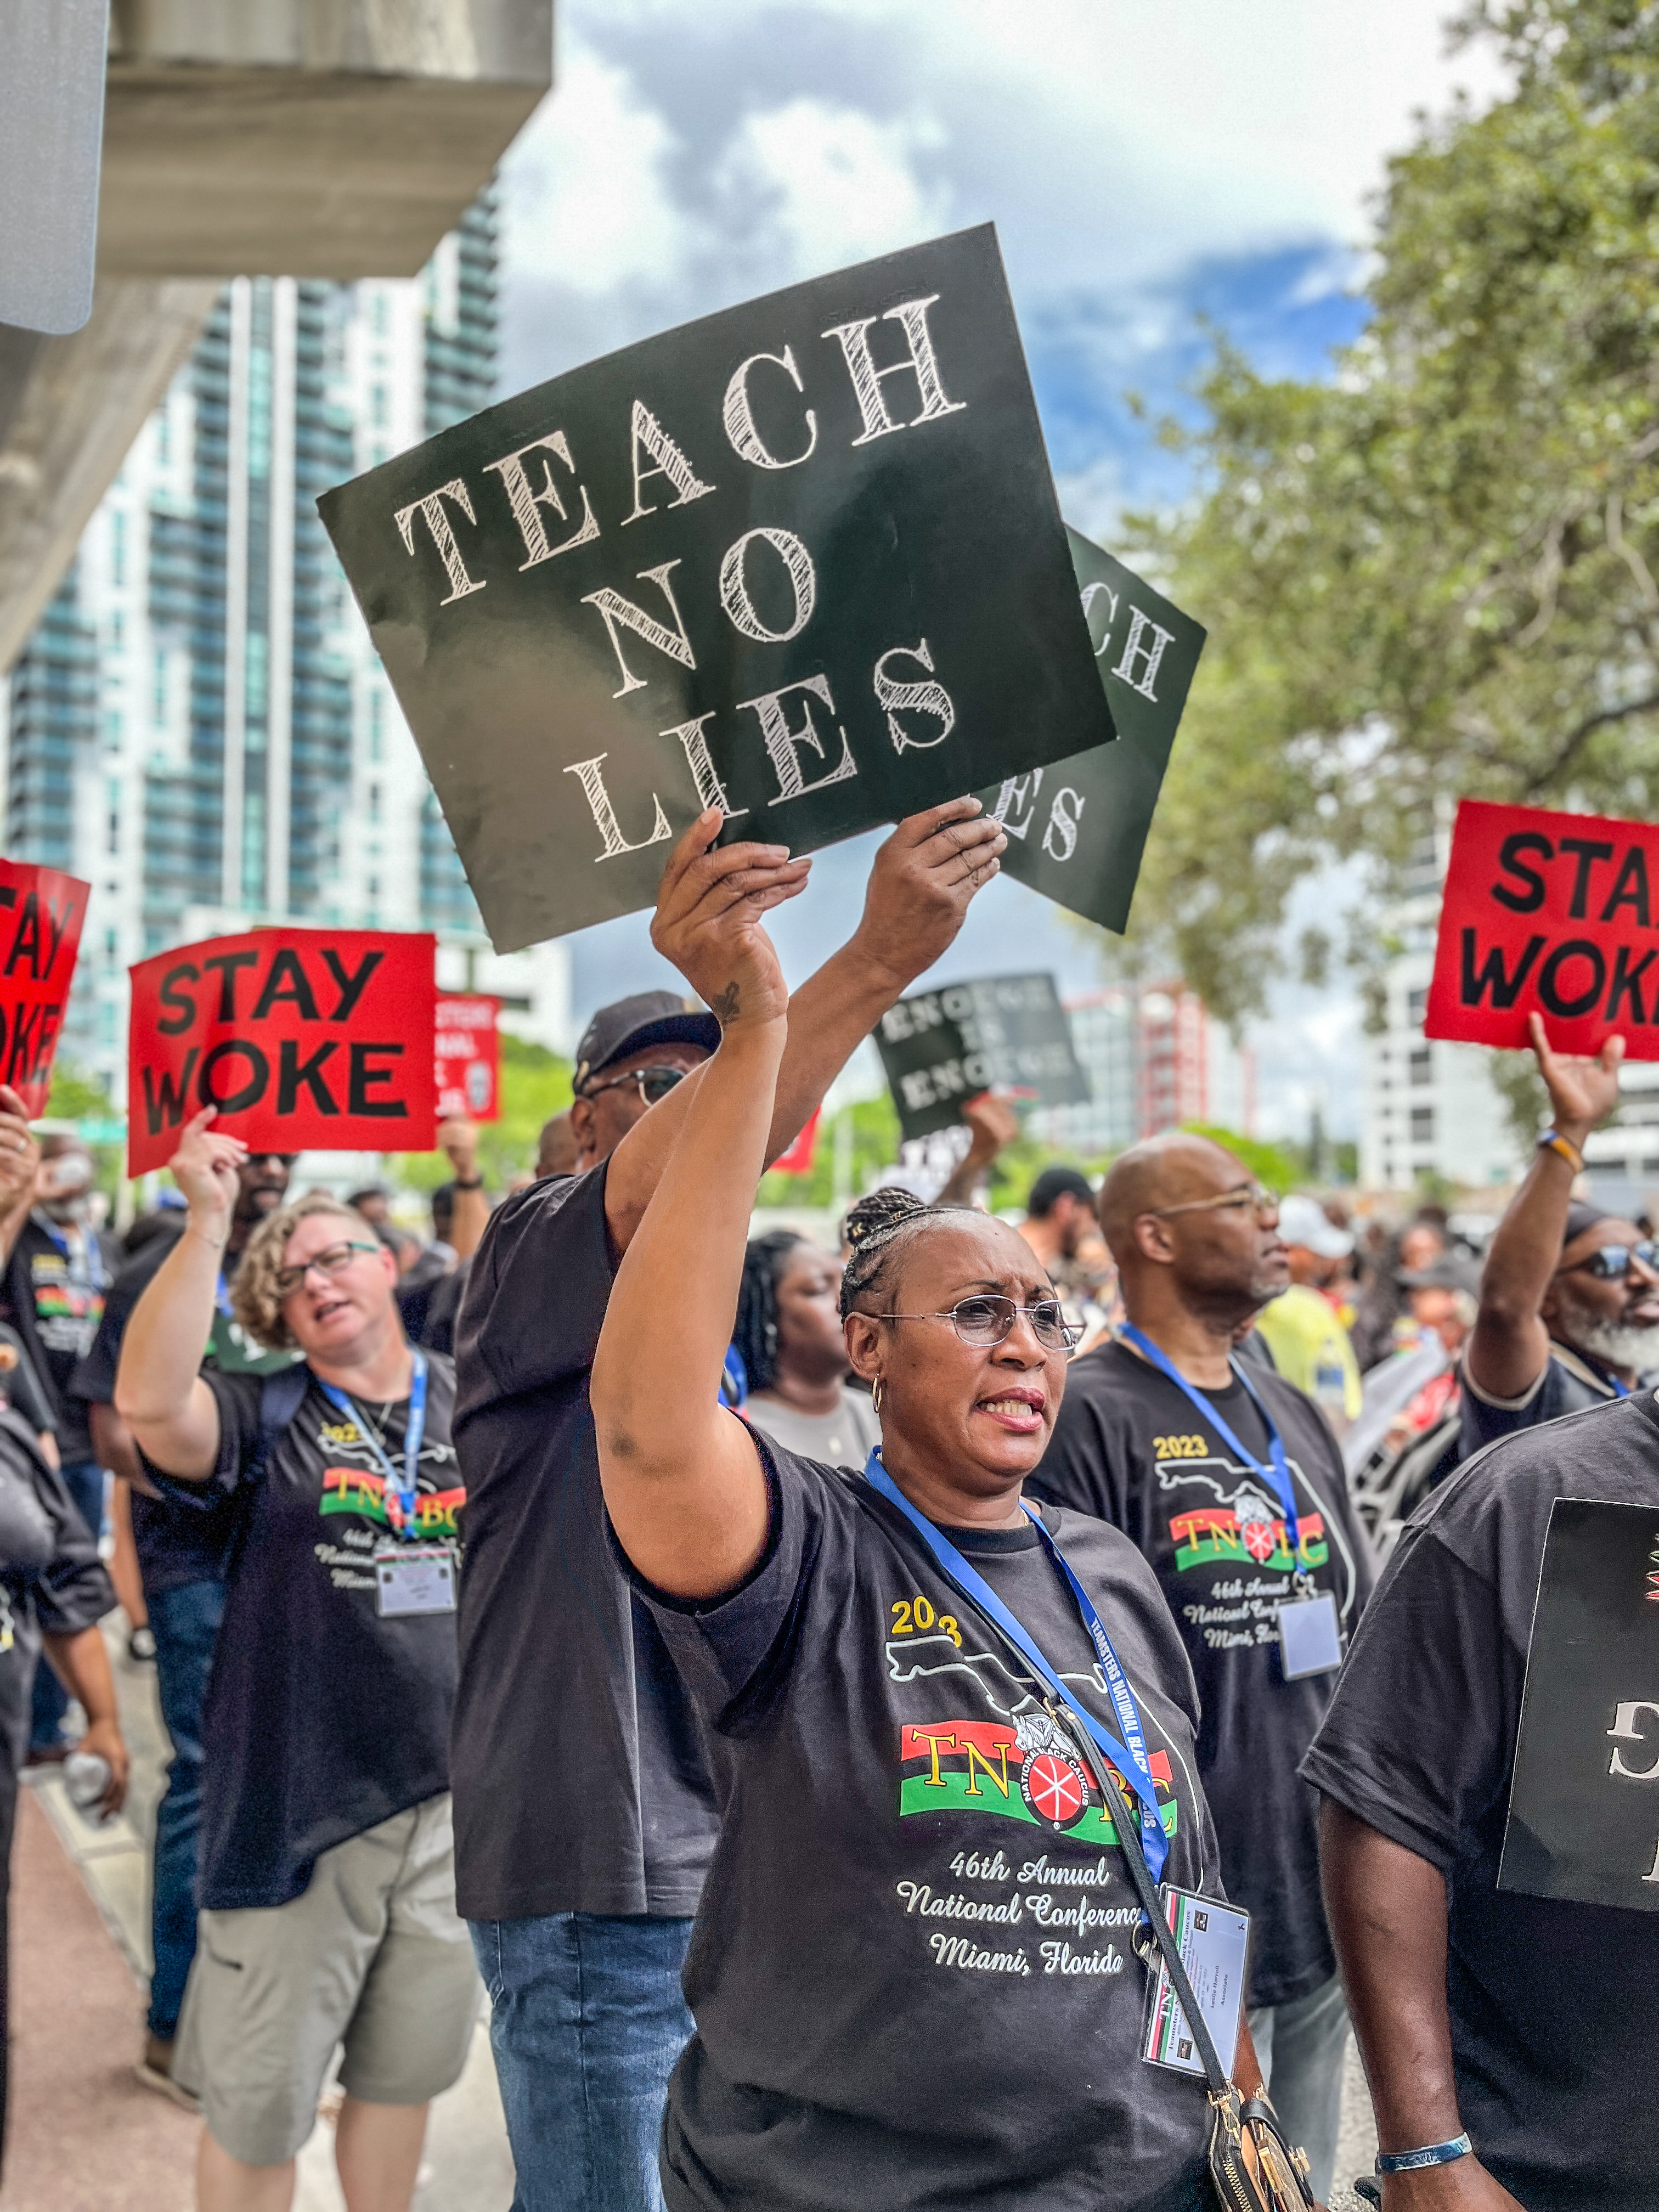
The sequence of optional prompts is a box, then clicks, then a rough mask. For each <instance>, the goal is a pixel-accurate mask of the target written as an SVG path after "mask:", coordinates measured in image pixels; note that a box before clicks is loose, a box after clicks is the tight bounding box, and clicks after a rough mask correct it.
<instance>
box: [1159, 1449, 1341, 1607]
mask: <svg viewBox="0 0 1659 2212" xmlns="http://www.w3.org/2000/svg"><path fill="white" fill-rule="evenodd" d="M1194 1441H1196V1439H1194ZM1203 1464H1204V1466H1208V1467H1212V1468H1219V1469H1220V1474H1218V1475H1216V1474H1206V1473H1204V1472H1203V1468H1202V1467H1200V1466H1195V1465H1194V1462H1192V1461H1191V1460H1190V1459H1188V1460H1184V1461H1182V1462H1178V1463H1173V1464H1172V1463H1170V1462H1166V1461H1161V1462H1159V1464H1158V1488H1159V1489H1160V1490H1161V1491H1176V1492H1179V1491H1183V1490H1190V1489H1192V1488H1194V1486H1196V1487H1198V1488H1200V1489H1203V1490H1208V1491H1211V1492H1213V1493H1214V1496H1215V1500H1216V1502H1215V1504H1213V1505H1196V1506H1188V1508H1187V1510H1185V1511H1184V1512H1181V1513H1176V1514H1172V1515H1171V1516H1170V1522H1169V1524H1168V1525H1169V1537H1170V1544H1171V1545H1172V1546H1173V1547H1174V1549H1175V1567H1176V1573H1177V1574H1186V1573H1188V1572H1190V1571H1191V1570H1192V1569H1193V1568H1194V1567H1208V1566H1213V1565H1217V1564H1218V1562H1220V1563H1228V1562H1231V1563H1232V1564H1235V1565H1246V1566H1257V1567H1266V1568H1267V1569H1268V1570H1269V1571H1272V1572H1274V1573H1279V1574H1289V1573H1290V1572H1291V1570H1292V1569H1293V1568H1296V1567H1301V1568H1304V1569H1306V1570H1307V1571H1310V1572H1311V1571H1312V1570H1313V1569H1314V1568H1315V1567H1322V1566H1323V1565H1324V1564H1325V1562H1326V1561H1327V1560H1328V1559H1329V1557H1330V1547H1329V1545H1328V1543H1327V1542H1326V1541H1325V1516H1324V1515H1323V1514H1322V1513H1318V1512H1309V1513H1299V1514H1298V1515H1297V1531H1296V1533H1297V1553H1296V1557H1295V1559H1292V1558H1291V1547H1290V1545H1289V1543H1288V1541H1286V1538H1285V1522H1284V1518H1283V1516H1282V1513H1281V1512H1280V1510H1279V1501H1278V1499H1277V1498H1269V1497H1268V1496H1267V1494H1266V1492H1264V1491H1263V1489H1262V1487H1261V1483H1260V1481H1259V1480H1257V1478H1256V1477H1255V1476H1254V1475H1252V1474H1248V1473H1247V1472H1246V1471H1245V1469H1244V1468H1240V1467H1235V1466H1233V1465H1232V1464H1231V1462H1228V1461H1227V1460H1225V1459H1223V1458H1221V1457H1220V1455H1218V1454H1212V1455H1210V1456H1209V1457H1208V1458H1207V1459H1206V1462H1204V1463H1203ZM1290 1465H1291V1479H1292V1480H1295V1478H1296V1476H1297V1474H1299V1473H1300V1469H1299V1468H1297V1464H1296V1462H1295V1461H1294V1460H1292V1461H1291V1462H1290ZM1304 1489H1305V1483H1304Z"/></svg>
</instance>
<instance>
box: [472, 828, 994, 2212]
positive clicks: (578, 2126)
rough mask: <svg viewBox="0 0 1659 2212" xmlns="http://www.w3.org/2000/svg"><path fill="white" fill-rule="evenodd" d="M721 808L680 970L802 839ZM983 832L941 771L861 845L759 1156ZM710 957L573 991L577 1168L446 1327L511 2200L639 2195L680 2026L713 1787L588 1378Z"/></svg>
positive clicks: (933, 954) (651, 1184) (815, 1100)
mask: <svg viewBox="0 0 1659 2212" xmlns="http://www.w3.org/2000/svg"><path fill="white" fill-rule="evenodd" d="M719 829H720V816H719V814H718V813H716V812H714V811H712V810H711V811H710V812H709V813H708V814H705V815H704V816H702V817H701V818H700V819H699V821H698V822H697V823H696V824H695V825H694V826H693V828H692V829H691V830H690V832H689V833H688V835H687V836H686V837H685V838H684V840H683V841H682V842H681V844H680V845H679V846H678V847H677V848H676V850H675V854H674V857H673V859H672V860H671V861H670V864H669V867H668V870H667V872H665V878H664V883H665V896H664V899H663V901H662V902H661V903H659V907H658V909H657V915H656V919H655V921H654V923H653V931H652V935H653V941H654V942H655V944H656V945H657V946H658V949H659V951H663V952H664V953H665V955H666V956H667V957H670V958H671V959H672V961H673V963H674V964H675V965H676V966H677V967H678V969H680V970H681V972H682V973H683V974H684V975H690V976H693V977H697V976H699V975H700V971H701V969H702V967H703V966H704V965H705V964H706V963H705V962H704V960H703V958H702V952H703V949H704V948H705V946H707V945H709V944H711V943H712V942H713V941H714V938H713V934H712V933H713V930H714V923H715V922H716V921H718V920H719V918H720V916H721V915H723V914H726V913H728V912H729V909H730V908H731V907H732V904H733V903H734V902H737V901H742V900H746V901H748V902H750V905H751V907H752V908H753V910H754V911H755V913H756V914H757V915H758V914H759V913H761V912H763V911H764V910H765V909H766V908H769V907H771V906H773V905H775V904H776V903H778V902H780V901H781V900H782V899H785V898H788V897H790V896H793V894H794V893H795V892H796V891H798V890H800V889H801V888H802V886H803V885H804V884H805V879H806V872H807V869H808V866H809V865H810V864H809V863H808V862H806V861H805V860H791V859H790V858H789V856H788V854H787V851H785V849H784V848H781V847H777V846H764V845H757V844H738V845H731V846H725V847H720V848H714V847H713V840H714V836H716V834H717V833H718V831H719ZM1003 843H1004V837H1003V833H1002V830H1001V828H1000V824H999V823H997V822H996V821H995V820H994V818H992V817H988V816H985V815H983V814H982V813H981V809H980V805H979V802H978V801H977V800H975V799H958V800H955V801H952V802H951V804H950V805H946V806H943V807H935V808H933V809H931V810H930V811H928V812H927V814H925V815H917V816H915V817H911V818H910V819H909V820H908V821H906V822H902V823H900V824H899V827H898V828H897V829H896V830H895V831H894V833H893V834H892V836H890V837H889V838H888V839H887V841H886V842H885V843H884V845H883V846H882V847H881V848H880V850H879V852H878V854H877V855H876V860H875V863H874V866H873V867H872V871H871V877H870V884H869V889H868V891H867V894H866V900H865V906H864V913H863V917H862V919H861V921H860V923H859V926H858V927H857V929H856V930H854V933H853V935H852V937H851V938H850V939H849V940H848V943H847V944H846V945H843V946H842V950H841V951H839V952H837V953H836V954H835V955H833V956H832V957H831V958H830V959H829V961H827V962H826V963H825V964H824V965H823V967H822V968H821V969H819V970H818V972H817V975H814V976H812V977H811V980H810V981H807V982H806V983H805V984H803V986H802V987H801V988H800V989H799V991H798V992H796V993H795V994H794V996H793V999H792V1000H791V1002H790V1008H789V1041H788V1044H787V1048H786V1051H785V1055H784V1060H783V1063H782V1066H781V1069H780V1072H779V1078H778V1089H777V1102H778V1103H777V1119H776V1121H775V1126H774V1128H773V1131H772V1137H773V1146H772V1151H773V1152H774V1153H776V1152H781V1151H782V1150H783V1148H784V1147H785V1146H787V1144H788V1143H789V1142H790V1141H791V1140H792V1139H793V1137H794V1136H795V1135H796V1133H798V1131H799V1129H800V1128H801V1127H802V1126H803V1125H804V1124H805V1121H807V1120H808V1119H809V1117H810V1116H811V1114H812V1113H813V1111H814V1110H815V1109H816V1108H817V1105H818V1104H819V1103H820V1102H821V1101H822V1099H823V1094H824V1092H825V1091H827V1090H828V1088H829V1085H830V1083H831V1082H832V1081H833V1080H834V1079H835V1077H836V1074H837V1073H838V1072H839V1070H840V1068H841V1066H842V1064H843V1062H844V1061H845V1060H847V1059H848V1058H849V1057H850V1055H851V1054H852V1053H853V1052H854V1050H855V1049H856V1048H857V1046H858V1045H859V1043H860V1042H861V1041H862V1039H863V1038H864V1037H866V1036H867V1035H868V1034H869V1032H870V1030H872V1029H873V1028H874V1026H875V1024H876V1023H877V1022H878V1020H879V1019H880V1018H881V1016H882V1015H883V1014H884V1012H886V1010H887V1008H888V1007H889V1006H891V1005H892V1004H893V1002H894V1000H896V999H897V998H898V997H900V996H901V994H902V993H903V992H904V991H905V990H906V988H907V987H908V986H909V984H910V983H911V982H912V981H914V980H915V977H916V976H918V975H921V973H922V972H923V970H924V969H927V968H928V967H929V966H931V965H932V963H933V962H934V961H935V960H936V959H938V958H939V955H940V954H941V953H942V952H944V951H945V949H946V947H947V946H948V945H950V943H951V940H952V939H953V938H954V937H955V935H956V933H957V929H958V928H959V927H960V926H961V922H962V918H963V914H964V913H965V911H966V909H967V906H968V902H969V899H970V898H971V897H972V896H973V894H974V892H975V890H977V889H978V887H979V885H980V884H981V883H984V882H986V881H988V879H989V878H990V877H991V876H992V875H994V873H995V872H996V869H997V865H998V864H997V855H998V854H1000V851H1001V850H1002V847H1003ZM723 981H724V977H723V975H721V974H720V973H715V974H713V975H710V976H709V977H708V994H709V995H710V997H711V1000H712V1002H713V1004H714V1007H715V1012H707V1011H705V1010H704V1009H703V1008H702V1007H700V1006H696V1005H695V1004H694V1005H691V1006H688V1005H687V1004H686V1003H685V1002H684V1000H681V999H679V998H678V997H676V996H675V995H674V994H671V993H669V992H663V991H658V992H646V993H641V994H638V995H637V996H635V997H633V998H629V999H624V1000H622V1001H620V1002H619V1003H618V1004H617V1005H615V1006H606V1007H605V1008H603V1009H602V1010H601V1011H600V1012H599V1013H597V1014H596V1015H595V1016H594V1017H593V1019H592V1021H591V1022H590V1023H589V1024H588V1027H587V1030H586V1033H585V1035H584V1036H583V1037H582V1040H581V1043H580V1046H579V1047H578V1048H577V1055H576V1066H575V1070H574V1078H573V1080H574V1090H575V1097H574V1101H573V1103H572V1105H571V1109H570V1120H571V1128H572V1133H573V1135H574V1139H575V1144H576V1147H577V1158H576V1172H575V1173H574V1175H570V1176H557V1177H549V1178H545V1179H543V1180H539V1181H538V1182H533V1183H532V1184H531V1185H530V1186H529V1187H528V1188H526V1189H525V1190H522V1191H519V1192H515V1193H514V1194H513V1195H512V1196H511V1197H509V1198H507V1200H505V1201H504V1202H503V1204H502V1205H501V1206H500V1207H499V1208H498V1209H497V1210H496V1212H495V1214H494V1216H493V1217H492V1218H491V1221H490V1224H489V1229H488V1230H487V1231H486V1232H485V1235H484V1238H483V1243H481V1245H480V1246H479V1248H478V1250H477V1255H475V1257H474V1260H473V1263H472V1270H471V1277H470V1279H469V1281H468V1285H467V1289H466V1293H465V1298H464V1300H463V1303H462V1307H461V1313H460V1317H459V1323H458V1327H457V1331H456V1356H457V1369H458V1378H457V1379H458V1392H457V1401H456V1413H455V1442H456V1446H457V1449H458V1452H459V1458H460V1462H461V1470H462V1473H463V1474H464V1476H465V1481H466V1486H467V1493H468V1502H467V1506H466V1515H465V1540H466V1570H465V1575H464V1576H463V1577H462V1583H461V1598H460V1620H459V1631H460V1651H461V1662H460V1686H459V1694H458V1697H457V1701H456V1709H455V1722H454V1738H453V1748H452V1757H451V1771H452V1778H453V1790H454V1803H455V1842H456V1889H457V1895H458V1899H459V1905H460V1910H461V1911H462V1913H463V1914H464V1915H465V1917H466V1918H467V1919H468V1920H469V1921H470V1922H471V1924H472V1934H473V1941H474V1943H475V1946H476V1948H477V1954H478V1960H479V1963H480V1966H481V1967H482V1969H483V1977H484V1980H485V1982H486V1984H488V1986H489V1995H490V2001H491V2008H492V2009H491V2021H490V2036H491V2041H492V2044H493V2045H494V2049H495V2064H496V2071H497V2074H498V2075H499V2077H500V2080H501V2096H502V2102H503V2104H504V2106H505V2108H506V2112H507V2130H508V2134H509V2136H510V2137H511V2140H512V2145H513V2160H514V2163H515V2166H516V2168H517V2176H518V2185H517V2191H516V2194H515V2197H514V2199H513V2203H514V2212H553V2208H555V2207H556V2208H558V2212H589V2208H592V2212H656V2208H659V2207H660V2205H661V2203H662V2197H661V2192H660V2188H659V2182H658V2179H657V2145H658V2138H659V2132H660V2128H661V2122H662V2110H663V2103H664V2099H665V2093H666V2089H667V2083H668V2075H669V2073H670V2070H671V2068H672V2066H673V2063H674V2061H675V2060H676V2058H677V2057H678V2055H679V2052H680V2050H681V2048H682V2046H683V2045H684V2043H685V2041H686V2039H687V2038H688V2037H689V2036H690V2032H691V2021H690V2015H689V2014H688V2013H687V2012H686V2009H685V2005H684V1998H683V1996H682V1995H681V1990H680V1967H681V1964H682V1960H683V1959H684V1951H685V1944H686V1939H687V1937H688V1936H689V1934H690V1926H691V1916H692V1915H693V1913H694V1912H695V1911H696V1905H697V1899H698V1895H699V1893H700V1891H701V1889H702V1879H703V1875H704V1872H705V1870H706V1869H707V1867H708V1860H709V1857H710V1855H711V1853H712V1851H713V1849H714V1840H715V1837H716V1833H717V1832H718V1828H719V1812H718V1809H717V1807H716V1804H715V1801H714V1790H713V1787H712V1785H711V1783H710V1780H709V1777H708V1766H707V1762H706V1759H705V1755H704V1747H703V1743H702V1736H701V1734H700V1732H699V1729H698V1727H697V1724H696V1720H695V1718H694V1716H693V1711H692V1708H691V1705H690V1702H689V1700H688V1699H687V1698H686V1696H685V1693H684V1689H683V1687H682V1686H681V1683H680V1680H679V1676H678V1673H677V1671H676V1669H675V1667H674V1665H673V1662H672V1661H671V1659H670V1657H669V1656H668V1653H667V1650H666V1648H665V1645H664V1644H663V1642H662V1639H661V1637H660V1634H659V1632H658V1630H657V1628H656V1626H655V1624H654V1622H653V1619H652V1616H651V1614H650V1613H649V1611H648V1610H647V1607H645V1606H644V1605H643V1604H641V1602H639V1601H637V1600H636V1599H635V1597H634V1596H633V1595H631V1593H630V1589H629V1584H628V1583H627V1582H626V1580H625V1579H624V1578H623V1576H622V1574H621V1573H620V1572H619V1571H617V1565H616V1560H615V1554H614V1553H613V1550H612V1547H611V1539H610V1534H609V1528H608V1524H607V1522H606V1520H605V1506H604V1501H603V1498H602V1496H601V1494H600V1490H599V1462H598V1455H597V1450H596V1447H595V1442H594V1436H593V1424H592V1415H591V1414H590V1413H589V1412H588V1407H587V1376H588V1370H589V1368H590V1366H591V1364H592V1358H593V1352H594V1348H595V1346H597V1344H598V1342H599V1329H600V1327H601V1324H602V1323H603V1322H604V1319H605V1306H606V1304H607V1301H608V1299H609V1297H610V1292H611V1279H612V1277H613V1275H614V1273H615V1271H616V1268H617V1265H618V1263H619V1261H620V1259H621V1256H622V1255H623V1252H624V1251H625V1250H626V1249H627V1247H628V1244H629V1241H630V1239H631V1238H632V1237H633V1235H634V1232H635V1230H636V1229H637V1228H638V1226H639V1224H640V1222H641V1219H642V1218H643V1216H644V1213H645V1209H646V1206H647V1204H648V1203H649V1201H650V1199H651V1195H652V1194H653V1191H654V1190H655V1188H656V1186H657V1182H658V1180H659V1176H660V1175H661V1173H662V1170H663V1168H664V1166H665V1163H666V1161H667V1158H668V1155H669V1153H670V1152H671V1149H672V1147H673V1144H674V1141H675V1139H676V1136H677V1135H678V1131H679V1129H680V1127H681V1124H682V1122H683V1120H684V1111H685V1108H686V1105H687V1103H688V1102H689V1100H690V1097H691V1096H692V1095H693V1093H694V1091H695V1089H696V1081H697V1070H698V1068H699V1067H700V1066H701V1065H702V1062H703V1061H704V1060H707V1059H708V1057H709V1055H710V1054H712V1053H713V1051H714V1048H715V1046H716V1044H717V1043H718V1042H719V1039H720V1023H719V1020H718V1019H717V1018H716V1017H717V1015H718V1014H719V1013H720V1011H721V1009H722V1008H723V1006H724V1003H725V994H723V993H722V990H721V985H722V983H723ZM732 1012H735V1009H732ZM651 1353H652V1347H651V1346H649V1345H648V1344H642V1345H641V1346H639V1356H640V1358H641V1359H646V1360H648V1359H649V1358H650V1357H651Z"/></svg>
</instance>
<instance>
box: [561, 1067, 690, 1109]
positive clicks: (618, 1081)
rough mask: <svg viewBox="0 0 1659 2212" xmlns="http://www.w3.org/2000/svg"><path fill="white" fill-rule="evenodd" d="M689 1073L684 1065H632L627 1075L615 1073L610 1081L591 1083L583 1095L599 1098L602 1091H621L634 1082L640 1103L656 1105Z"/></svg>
mask: <svg viewBox="0 0 1659 2212" xmlns="http://www.w3.org/2000/svg"><path fill="white" fill-rule="evenodd" d="M687 1073H688V1071H687V1070H686V1069H685V1068H684V1067H630V1068H629V1071H628V1073H627V1074H626V1075H613V1076H612V1077H611V1080H610V1082H609V1083H590V1084H589V1085H588V1086H587V1088H586V1090H585V1091H583V1092H582V1093H581V1096H582V1097H584V1098H597V1097H599V1093H600V1091H621V1090H623V1088H624V1087H625V1086H626V1085H628V1084H630V1083H633V1084H636V1085H638V1086H639V1093H640V1103H641V1105H642V1106H655V1105H657V1104H658V1103H659V1102H660V1101H661V1100H663V1099H665V1098H666V1097H667V1096H668V1094H669V1092H670V1091H671V1090H672V1089H673V1088H674V1086H675V1085H676V1084H677V1083H684V1080H685V1078H686V1074H687Z"/></svg>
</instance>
